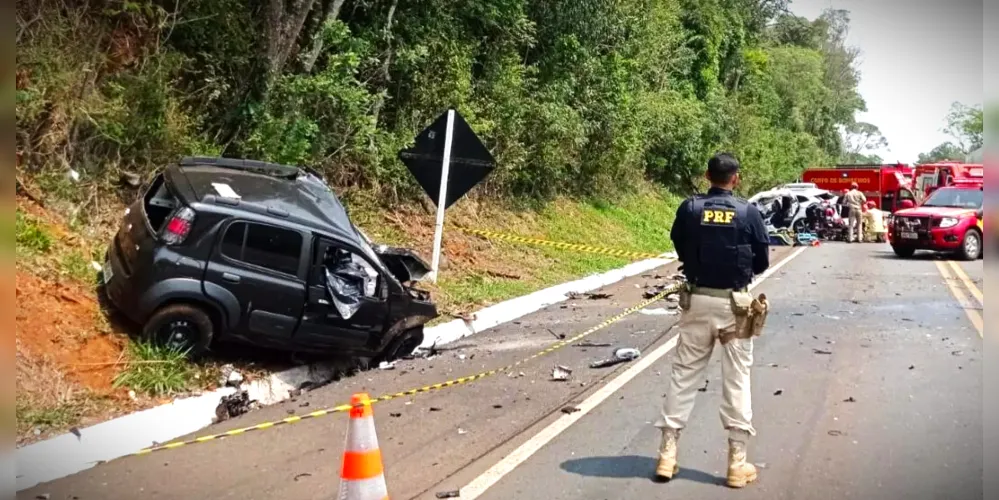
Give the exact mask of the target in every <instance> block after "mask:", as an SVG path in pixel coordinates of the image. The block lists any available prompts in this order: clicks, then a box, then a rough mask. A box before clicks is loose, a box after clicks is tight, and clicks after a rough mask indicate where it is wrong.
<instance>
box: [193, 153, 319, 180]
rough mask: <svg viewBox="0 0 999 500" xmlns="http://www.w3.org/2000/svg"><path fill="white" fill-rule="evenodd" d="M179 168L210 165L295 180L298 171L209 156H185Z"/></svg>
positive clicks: (266, 164) (250, 161)
mask: <svg viewBox="0 0 999 500" xmlns="http://www.w3.org/2000/svg"><path fill="white" fill-rule="evenodd" d="M178 163H179V164H180V165H181V166H184V167H190V166H198V165H210V166H213V167H221V168H231V169H235V170H246V171H250V172H260V173H264V174H267V175H275V176H278V177H287V178H292V179H293V178H295V177H297V176H298V174H299V171H300V169H299V168H298V167H293V166H290V165H281V164H279V163H268V162H265V161H259V160H244V159H242V158H221V157H218V158H216V157H210V156H185V157H183V158H181V159H180V162H178Z"/></svg>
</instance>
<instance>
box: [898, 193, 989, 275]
mask: <svg viewBox="0 0 999 500" xmlns="http://www.w3.org/2000/svg"><path fill="white" fill-rule="evenodd" d="M984 194H985V193H984V190H983V185H981V184H979V185H974V184H967V183H963V184H962V185H955V186H947V187H941V188H937V189H934V190H933V191H932V192H931V193H930V195H929V196H927V197H926V199H924V200H923V202H922V204H920V205H919V206H918V207H915V208H909V209H905V210H899V211H898V212H895V214H894V216H893V217H892V218H891V221H890V222H889V224H888V242H889V243H891V247H892V250H894V251H895V255H898V256H899V257H902V258H908V257H912V255H913V254H915V253H916V250H935V251H941V252H953V253H955V254H957V256H958V257H960V258H961V259H964V260H975V259H980V258H981V257H982V254H983V252H982V247H983V245H982V241H983V238H982V235H983V234H984V228H985V226H984V218H985V216H984V209H983V204H982V200H983V198H984Z"/></svg>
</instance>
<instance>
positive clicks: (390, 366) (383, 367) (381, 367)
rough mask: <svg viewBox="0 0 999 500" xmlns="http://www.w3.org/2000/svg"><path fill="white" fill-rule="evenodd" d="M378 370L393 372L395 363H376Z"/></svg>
mask: <svg viewBox="0 0 999 500" xmlns="http://www.w3.org/2000/svg"><path fill="white" fill-rule="evenodd" d="M378 369H379V370H395V361H392V362H388V361H382V362H381V363H378Z"/></svg>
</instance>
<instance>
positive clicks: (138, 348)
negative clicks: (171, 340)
mask: <svg viewBox="0 0 999 500" xmlns="http://www.w3.org/2000/svg"><path fill="white" fill-rule="evenodd" d="M128 358H129V359H128V360H127V361H126V363H127V366H126V368H125V369H124V370H122V372H121V373H119V374H118V376H117V377H115V379H114V386H115V387H127V388H129V389H131V390H134V391H135V392H137V393H140V394H145V395H148V396H152V397H159V396H170V395H175V394H180V393H183V392H185V391H187V390H188V389H190V388H191V387H192V385H193V383H194V380H195V378H196V375H197V370H196V369H195V367H194V365H193V364H191V362H190V361H189V360H188V359H187V356H186V353H185V352H183V351H179V350H176V349H171V348H169V347H164V346H160V345H156V344H152V343H147V342H140V341H133V342H131V343H130V344H129V346H128Z"/></svg>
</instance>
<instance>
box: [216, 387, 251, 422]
mask: <svg viewBox="0 0 999 500" xmlns="http://www.w3.org/2000/svg"><path fill="white" fill-rule="evenodd" d="M248 411H250V394H249V393H248V392H246V391H239V392H237V393H235V394H230V395H228V396H222V399H221V400H219V404H218V406H216V407H215V418H216V420H215V422H216V423H218V422H224V421H226V420H229V419H230V418H233V417H238V416H240V415H243V414H244V413H246V412H248Z"/></svg>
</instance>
